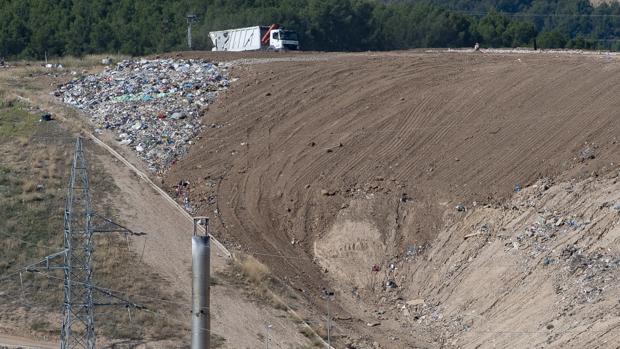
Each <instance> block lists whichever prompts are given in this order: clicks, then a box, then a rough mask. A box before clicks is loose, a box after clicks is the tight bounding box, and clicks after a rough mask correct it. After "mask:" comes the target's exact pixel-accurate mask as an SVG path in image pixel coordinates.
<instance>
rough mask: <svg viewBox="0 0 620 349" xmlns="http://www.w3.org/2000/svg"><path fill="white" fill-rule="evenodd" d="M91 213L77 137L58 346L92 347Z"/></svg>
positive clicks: (67, 207) (69, 194)
mask: <svg viewBox="0 0 620 349" xmlns="http://www.w3.org/2000/svg"><path fill="white" fill-rule="evenodd" d="M92 217H93V212H92V208H91V203H90V190H89V184H88V168H87V164H86V158H85V156H84V150H83V148H82V138H80V137H78V138H77V141H76V144H75V154H74V157H73V165H72V167H71V179H70V181H69V189H68V192H67V201H66V205H65V218H64V221H65V223H64V240H65V250H66V254H65V259H64V314H63V320H62V329H61V333H60V347H61V349H73V348H87V349H94V348H95V322H94V314H93V313H94V305H93V285H92V263H91V262H92V253H93V240H92V238H93V227H92Z"/></svg>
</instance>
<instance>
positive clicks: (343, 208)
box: [166, 52, 620, 347]
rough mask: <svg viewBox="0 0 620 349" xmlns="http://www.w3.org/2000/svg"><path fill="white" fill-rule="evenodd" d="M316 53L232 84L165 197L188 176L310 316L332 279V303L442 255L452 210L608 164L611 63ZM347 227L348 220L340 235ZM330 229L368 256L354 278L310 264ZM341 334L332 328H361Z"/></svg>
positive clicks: (618, 77)
mask: <svg viewBox="0 0 620 349" xmlns="http://www.w3.org/2000/svg"><path fill="white" fill-rule="evenodd" d="M317 57H318V58H317V59H308V58H305V59H302V60H295V59H292V60H290V61H283V60H275V61H273V62H269V61H268V60H264V61H260V63H261V64H254V65H251V64H250V65H240V66H236V67H234V68H233V69H232V74H233V76H234V77H238V78H239V80H238V81H237V82H235V83H234V84H233V86H232V88H231V90H230V91H229V92H227V93H226V94H225V95H224V96H223V97H222V99H221V100H220V101H219V102H218V103H217V104H216V105H215V106H214V107H213V108H212V109H211V111H210V112H209V113H208V116H207V117H206V120H205V123H206V124H208V125H211V128H208V129H207V130H206V131H205V132H203V134H202V136H201V139H200V140H198V141H197V142H196V144H195V145H194V146H193V147H192V149H191V152H190V154H189V156H188V157H187V158H186V159H184V160H182V161H180V162H179V163H178V164H176V165H175V166H174V167H173V168H172V169H171V171H170V172H169V175H168V177H167V178H166V185H167V186H168V187H169V188H171V187H172V186H173V185H174V184H175V183H178V181H179V180H181V179H184V180H189V181H190V182H191V185H192V197H191V199H192V202H193V204H194V205H195V206H197V207H198V210H199V212H200V213H203V214H207V215H210V216H211V217H212V218H215V219H213V220H212V221H213V222H214V229H213V231H214V234H215V235H216V236H218V237H220V238H221V239H222V240H224V241H228V242H229V243H231V244H238V246H240V247H241V248H242V249H244V250H247V251H249V252H252V253H253V254H255V255H256V256H257V257H258V258H259V259H261V260H262V261H264V262H266V263H267V264H268V265H269V266H270V267H271V268H272V270H273V271H275V273H276V274H277V275H279V276H280V277H281V278H283V279H285V280H288V281H289V282H290V283H291V284H292V285H293V286H294V287H295V288H297V289H299V290H301V291H303V293H304V294H306V295H308V296H309V298H311V299H314V300H315V302H317V303H318V304H323V303H322V302H321V301H320V298H319V297H320V296H321V295H322V293H323V288H330V287H331V286H330V284H331V285H333V282H334V280H346V281H347V282H344V283H339V282H337V283H336V286H337V287H336V288H337V292H340V293H352V292H353V293H355V292H356V291H357V290H359V292H360V293H361V294H363V293H364V292H370V291H369V290H370V286H369V285H368V284H367V285H363V283H360V282H359V280H357V281H356V280H355V279H356V277H358V275H363V274H364V273H366V274H370V270H371V267H372V265H373V264H377V265H378V266H383V267H385V266H386V265H388V264H389V262H390V261H391V260H396V259H398V256H401V257H402V256H404V255H406V252H407V251H408V250H409V249H410V248H411V246H418V247H419V246H427V245H428V244H430V245H431V246H434V245H436V244H437V243H438V242H439V241H440V240H437V239H438V234H439V233H440V232H441V231H442V228H443V227H444V214H445V212H446V211H453V210H454V207H455V206H456V205H458V204H462V205H463V206H464V208H467V209H471V208H472V207H474V206H483V205H487V204H488V205H491V206H490V207H494V208H499V207H501V206H502V205H503V204H504V203H505V200H506V199H508V198H510V197H511V196H512V194H513V191H514V188H515V185H516V184H519V185H521V186H526V185H528V184H531V183H534V182H535V181H536V180H537V179H539V178H544V177H558V178H570V177H573V176H574V177H586V176H590V175H592V174H596V173H597V172H596V171H601V170H602V172H604V170H605V169H609V168H612V167H614V166H615V165H612V163H614V164H616V163H618V160H619V159H618V155H617V154H618V153H617V147H618V145H617V144H616V138H615V137H616V136H617V135H618V131H620V124H619V123H618V122H617V120H618V119H617V118H618V115H617V110H620V109H619V107H620V99H618V98H617V96H618V93H619V92H620V74H619V73H620V62H618V60H617V59H616V58H615V57H605V56H589V57H572V56H568V55H558V56H553V55H544V56H537V55H532V54H528V55H518V54H511V55H485V54H478V53H471V54H466V53H465V54H464V53H458V54H446V53H443V54H440V53H434V54H424V53H411V52H409V53H407V52H404V53H386V54H372V53H368V54H351V55H342V54H339V55H329V56H317ZM326 57H327V58H326ZM319 58H320V59H319ZM341 215H348V216H350V217H352V218H351V220H350V221H351V223H346V222H340V223H338V222H339V221H338V219H337V217H339V216H341ZM334 224H336V225H334ZM338 224H340V226H338ZM356 224H357V225H356ZM359 224H367V226H369V227H370V228H368V229H366V228H364V227H361V226H360V225H359ZM334 229H335V230H337V231H339V232H340V233H342V234H344V235H342V236H345V235H346V236H348V238H347V239H346V240H347V244H345V245H346V246H344V245H343V246H340V247H342V248H343V249H345V250H353V251H364V253H365V255H366V258H365V259H364V260H363V261H360V262H359V263H357V264H356V265H355V266H354V268H353V269H347V268H346V267H343V266H342V265H340V264H331V266H330V264H329V263H328V264H323V265H322V266H319V265H317V263H316V260H313V259H314V258H315V257H316V256H315V253H316V250H315V249H316V248H319V249H320V247H321V243H325V242H329V241H332V240H333V239H335V240H334V241H332V245H333V246H337V244H338V243H340V242H341V240H342V238H341V237H338V236H336V237H334V236H333V234H332V233H330V232H331V231H333V230H334ZM340 233H339V234H340ZM316 244H318V246H317V245H316ZM342 258H343V259H345V260H346V259H347V258H349V257H347V256H346V254H345V255H344V256H342ZM325 268H327V269H326V270H325ZM325 271H327V273H325ZM338 275H341V276H342V277H341V278H337V277H334V276H338ZM345 276H346V277H345ZM347 277H348V278H349V279H347ZM354 284H355V285H357V287H358V289H355V288H354V286H352V285H354ZM345 287H351V289H345ZM363 304H365V306H367V305H368V304H371V303H363ZM342 305H343V306H345V307H346V310H345V309H339V310H338V311H339V312H340V313H341V314H345V315H342V318H345V319H346V318H348V317H347V315H346V314H347V313H351V314H353V315H354V318H359V319H361V322H360V324H361V325H359V326H363V327H365V326H366V324H365V322H367V321H369V320H368V319H370V318H371V316H369V314H366V313H365V312H364V310H363V309H358V308H356V307H350V306H347V302H346V301H343V302H342ZM348 323H349V322H347V321H341V324H339V326H341V328H348V327H347V326H351V328H354V327H356V326H358V325H354V324H352V325H349V324H348ZM394 326H396V325H394ZM379 327H381V326H379ZM357 328H358V329H359V328H362V327H357ZM383 331H384V329H376V330H375V329H373V330H371V331H368V332H372V333H375V334H385V333H387V332H389V331H388V330H385V331H386V332H383ZM370 336H371V337H372V336H373V335H372V334H371V335H370ZM379 337H385V336H383V335H382V336H379ZM427 339H428V340H429V341H433V340H435V339H433V338H427ZM420 340H422V339H420V337H418V339H411V341H410V342H405V343H409V344H408V345H413V343H420ZM416 341H417V342H416ZM379 344H385V343H382V340H380V343H379ZM401 344H402V343H401ZM387 345H388V347H389V344H387Z"/></svg>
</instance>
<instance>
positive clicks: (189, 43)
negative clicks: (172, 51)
mask: <svg viewBox="0 0 620 349" xmlns="http://www.w3.org/2000/svg"><path fill="white" fill-rule="evenodd" d="M187 47H189V49H190V50H191V49H192V22H189V23H188V24H187Z"/></svg>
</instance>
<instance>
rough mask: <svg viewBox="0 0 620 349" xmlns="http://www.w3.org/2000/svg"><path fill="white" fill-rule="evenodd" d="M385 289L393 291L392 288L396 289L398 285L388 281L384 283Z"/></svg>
mask: <svg viewBox="0 0 620 349" xmlns="http://www.w3.org/2000/svg"><path fill="white" fill-rule="evenodd" d="M385 287H387V288H389V289H393V288H397V287H398V285H397V284H396V282H394V280H388V281H387V282H386V283H385Z"/></svg>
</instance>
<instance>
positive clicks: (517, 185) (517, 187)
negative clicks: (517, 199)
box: [515, 183, 522, 193]
mask: <svg viewBox="0 0 620 349" xmlns="http://www.w3.org/2000/svg"><path fill="white" fill-rule="evenodd" d="M521 190H522V188H521V184H519V183H517V184H515V193H518V192H520V191H521Z"/></svg>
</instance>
